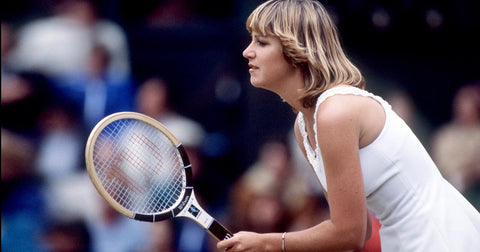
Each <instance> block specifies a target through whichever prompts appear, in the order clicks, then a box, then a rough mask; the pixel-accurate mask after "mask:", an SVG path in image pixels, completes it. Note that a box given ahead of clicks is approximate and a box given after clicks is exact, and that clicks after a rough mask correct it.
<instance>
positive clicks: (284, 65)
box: [243, 33, 295, 91]
mask: <svg viewBox="0 0 480 252" xmlns="http://www.w3.org/2000/svg"><path fill="white" fill-rule="evenodd" d="M243 57H245V58H247V59H248V66H249V67H250V69H249V72H250V82H251V83H252V85H253V86H255V87H261V88H264V89H268V90H271V91H278V90H277V89H278V88H280V87H281V86H282V84H283V83H286V81H287V80H288V77H289V76H292V71H295V68H294V67H293V66H292V65H291V64H290V63H288V62H287V60H286V59H285V57H284V55H283V47H282V44H281V42H280V39H279V38H278V37H275V36H261V35H259V34H257V33H252V42H251V43H250V44H249V45H248V47H247V48H246V49H245V50H244V51H243Z"/></svg>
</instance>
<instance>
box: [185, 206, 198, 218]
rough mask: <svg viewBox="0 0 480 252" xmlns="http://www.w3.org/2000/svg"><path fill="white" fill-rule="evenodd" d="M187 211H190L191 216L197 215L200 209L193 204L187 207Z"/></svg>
mask: <svg viewBox="0 0 480 252" xmlns="http://www.w3.org/2000/svg"><path fill="white" fill-rule="evenodd" d="M188 212H190V213H191V214H192V215H193V216H195V217H197V216H198V214H199V213H200V210H199V209H198V208H196V207H195V206H194V205H190V208H188Z"/></svg>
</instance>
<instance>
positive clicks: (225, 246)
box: [217, 238, 234, 249]
mask: <svg viewBox="0 0 480 252" xmlns="http://www.w3.org/2000/svg"><path fill="white" fill-rule="evenodd" d="M233 244H234V241H233V239H232V238H230V239H227V240H222V241H219V242H218V243H217V248H219V249H229V248H231V247H233Z"/></svg>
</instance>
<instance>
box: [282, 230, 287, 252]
mask: <svg viewBox="0 0 480 252" xmlns="http://www.w3.org/2000/svg"><path fill="white" fill-rule="evenodd" d="M286 234H287V232H283V234H282V252H285V235H286Z"/></svg>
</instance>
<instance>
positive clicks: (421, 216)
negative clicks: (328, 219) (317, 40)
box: [298, 86, 480, 252]
mask: <svg viewBox="0 0 480 252" xmlns="http://www.w3.org/2000/svg"><path fill="white" fill-rule="evenodd" d="M336 94H353V95H361V96H365V97H371V98H372V99H375V100H376V101H377V102H379V103H380V104H381V105H382V106H383V109H384V110H385V113H386V121H385V125H384V127H383V130H382V132H381V133H380V135H379V136H378V137H377V139H376V140H375V141H374V142H372V143H371V144H369V145H368V146H366V147H364V148H361V149H360V150H359V153H360V162H361V167H362V173H363V180H364V184H365V192H366V196H367V207H368V208H369V210H371V211H373V212H374V213H375V215H376V217H377V218H378V219H379V221H380V223H381V225H382V227H381V229H380V239H381V246H382V251H384V252H390V251H405V252H406V251H408V252H412V251H419V252H425V251H435V252H441V251H450V252H463V251H468V252H470V251H471V252H474V251H479V252H480V213H479V212H478V211H477V210H476V209H475V208H474V207H473V206H472V205H471V204H470V203H469V202H468V201H467V200H466V199H465V198H464V197H463V196H462V195H461V194H460V193H459V192H458V191H457V190H456V189H455V188H454V187H453V186H451V185H450V184H449V183H448V182H447V181H446V180H445V179H444V178H443V177H442V176H441V174H440V172H439V171H438V168H437V167H436V165H435V164H434V163H433V161H432V159H431V158H430V156H429V154H428V153H427V151H426V150H425V148H424V147H423V146H422V144H421V143H420V141H419V140H418V139H417V138H416V136H415V135H414V134H413V132H412V131H411V130H410V128H409V127H408V126H407V125H406V123H405V122H404V121H403V120H402V119H401V118H400V117H399V116H397V114H396V113H395V112H393V110H392V109H391V106H390V105H389V104H388V103H387V102H386V101H384V100H383V99H382V98H380V97H378V96H375V95H373V94H371V93H369V92H367V91H365V90H361V89H358V88H355V87H350V86H337V87H334V88H331V89H329V90H327V91H325V92H324V93H322V95H321V96H320V97H319V98H318V101H317V105H316V110H315V116H316V114H317V111H318V107H319V105H320V104H321V103H322V102H323V101H325V99H327V98H329V97H331V96H333V95H336ZM298 117H299V118H298V122H299V126H300V131H301V133H302V136H303V140H304V141H303V144H304V146H305V150H306V153H307V159H308V161H309V163H310V164H311V166H312V167H313V169H314V170H315V173H316V175H317V177H318V179H319V181H320V183H321V184H322V186H323V187H324V188H325V190H326V191H327V192H328V183H327V181H326V177H325V170H324V167H323V161H322V157H321V146H318V142H317V140H316V139H317V137H316V136H315V141H316V146H315V149H314V150H313V148H312V147H311V146H310V144H309V142H308V139H307V132H306V129H305V121H304V119H303V114H301V113H299V114H298ZM314 130H315V135H316V134H317V132H316V130H317V127H316V120H315V125H314Z"/></svg>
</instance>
